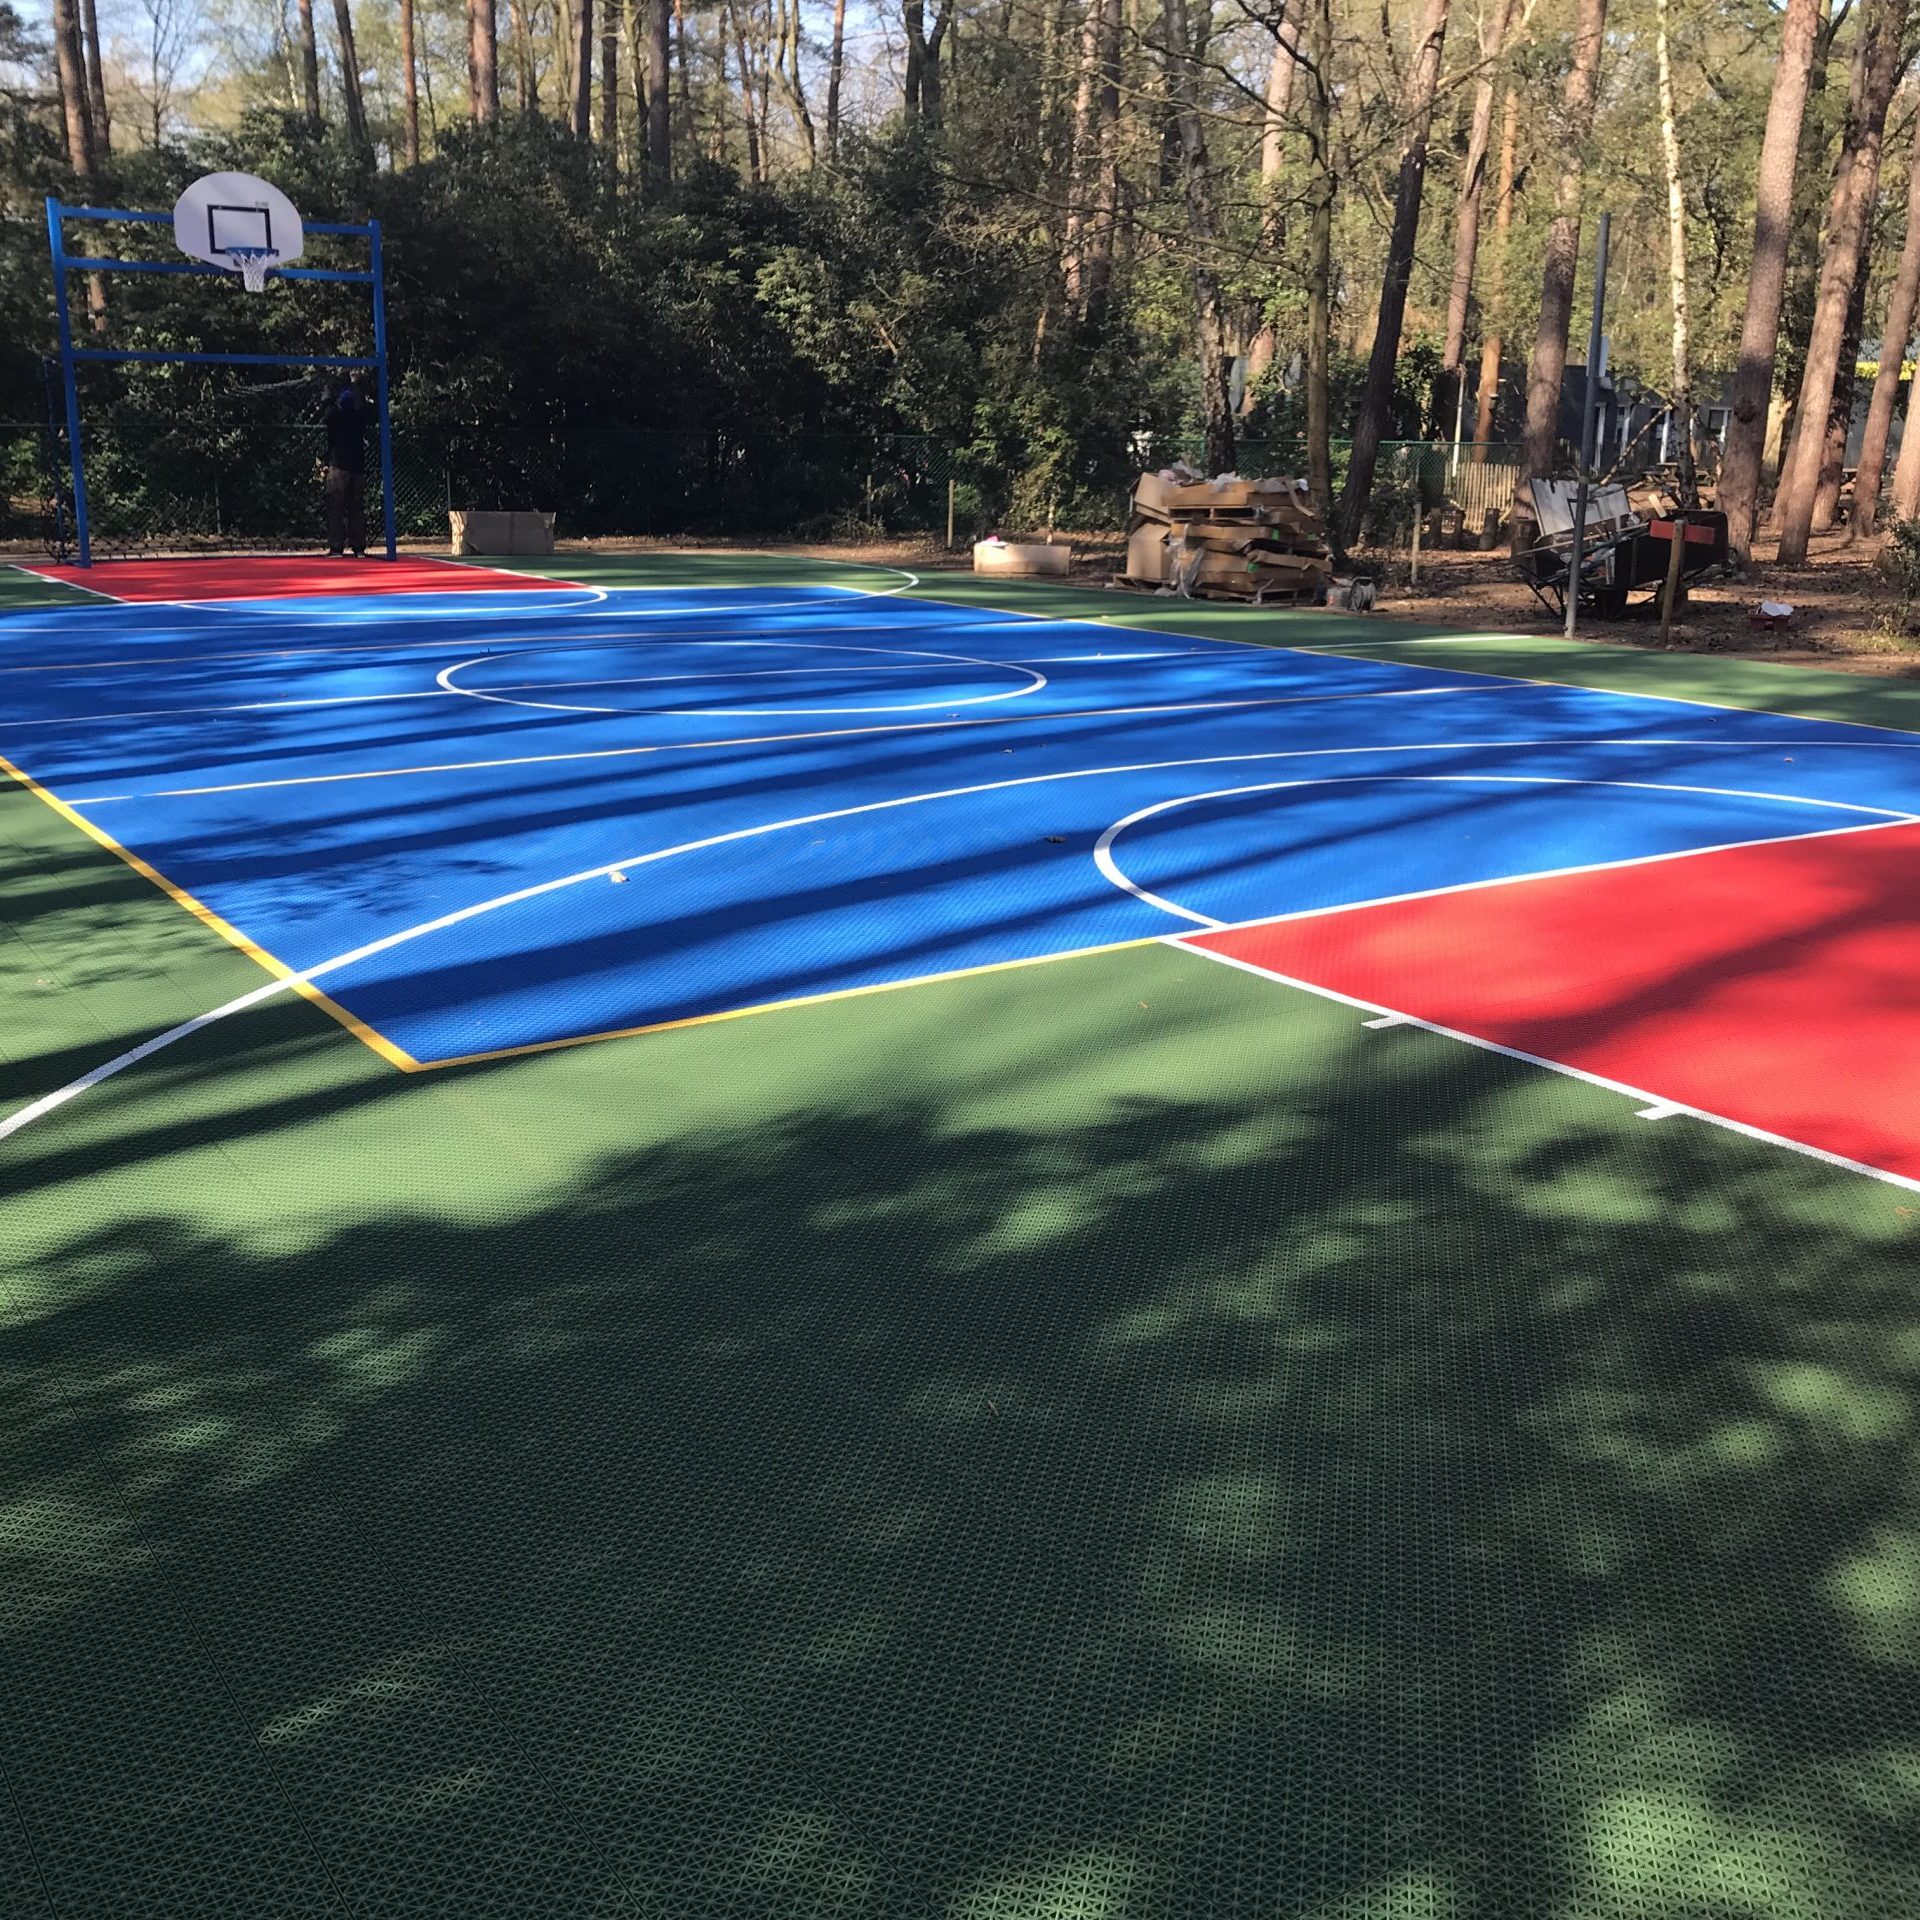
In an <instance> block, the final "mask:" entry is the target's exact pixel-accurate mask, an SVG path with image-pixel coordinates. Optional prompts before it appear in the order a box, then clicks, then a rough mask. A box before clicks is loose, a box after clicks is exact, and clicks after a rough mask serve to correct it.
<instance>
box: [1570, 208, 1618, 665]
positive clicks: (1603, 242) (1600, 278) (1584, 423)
mask: <svg viewBox="0 0 1920 1920" xmlns="http://www.w3.org/2000/svg"><path fill="white" fill-rule="evenodd" d="M1612 225H1613V216H1612V214H1610V213H1603V214H1602V215H1601V216H1600V240H1599V244H1598V245H1597V246H1596V247H1595V248H1594V255H1593V325H1592V326H1591V327H1590V328H1589V329H1588V330H1587V392H1586V398H1585V400H1584V402H1583V403H1582V405H1581V408H1580V413H1581V420H1580V472H1579V476H1578V485H1577V486H1576V487H1575V488H1574V494H1573V551H1572V552H1571V553H1570V554H1568V556H1567V625H1566V635H1567V638H1568V639H1569V640H1571V639H1572V638H1573V625H1574V616H1575V615H1576V614H1577V613H1578V612H1579V610H1580V563H1581V560H1582V557H1583V555H1582V549H1583V548H1584V547H1585V546H1586V542H1587V487H1588V484H1589V477H1590V475H1591V473H1592V471H1593V427H1594V420H1595V418H1596V416H1597V413H1598V408H1599V401H1600V340H1601V329H1602V327H1603V326H1604V325H1605V324H1606V318H1607V234H1608V230H1609V229H1610V228H1611V226H1612Z"/></svg>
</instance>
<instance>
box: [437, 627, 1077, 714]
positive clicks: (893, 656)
mask: <svg viewBox="0 0 1920 1920" xmlns="http://www.w3.org/2000/svg"><path fill="white" fill-rule="evenodd" d="M693 644H694V645H696V646H712V647H785V648H787V649H789V650H791V651H793V652H796V653H883V654H885V655H886V656H887V658H888V660H889V662H890V663H893V664H894V666H895V670H896V671H897V670H898V665H897V663H898V662H900V661H903V660H933V661H937V662H939V663H940V664H941V665H942V666H960V667H985V668H987V669H988V670H989V671H996V670H1001V669H1004V670H1005V671H1006V672H1009V673H1022V674H1025V675H1026V677H1027V684H1026V685H1025V686H1024V687H1008V688H1007V689H1005V690H1004V691H1003V692H1000V693H973V694H968V695H966V696H964V697H960V696H957V695H952V694H948V695H945V696H943V697H942V698H940V699H938V700H919V701H914V702H911V703H907V704H902V705H898V706H887V707H675V708H672V709H670V711H671V712H672V713H673V714H675V715H676V716H684V717H686V718H688V719H709V720H710V719H730V718H732V717H733V716H735V715H739V716H740V717H742V718H771V717H773V716H775V715H778V714H792V715H794V716H796V717H799V716H807V715H814V714H833V713H929V712H931V711H932V710H933V709H934V708H935V707H948V708H952V707H985V706H991V705H992V704H993V703H994V702H996V701H999V700H1018V699H1021V698H1022V697H1023V696H1025V695H1027V694H1030V693H1038V692H1040V690H1041V689H1042V688H1043V687H1045V686H1046V685H1047V676H1046V675H1045V674H1044V673H1041V672H1040V671H1039V670H1038V669H1036V668H1034V667H1012V666H1007V664H1006V663H1005V662H1004V661H997V660H975V659H972V658H970V657H969V656H968V655H966V654H963V653H933V652H929V651H927V650H925V649H923V648H918V647H850V646H845V645H840V646H835V645H833V644H831V643H830V642H828V641H825V640H706V641H695V642H694V643H693ZM551 651H554V652H561V651H564V649H562V648H554V649H551ZM492 658H493V655H491V654H487V653H479V654H475V655H474V657H473V658H472V659H471V660H456V661H455V662H454V663H453V665H452V666H450V667H442V668H441V669H440V671H439V672H438V673H436V674H435V675H434V676H433V677H434V681H435V684H436V685H438V686H440V687H441V688H443V689H444V690H445V691H446V692H448V693H459V694H464V695H465V696H466V697H467V698H468V699H469V700H486V701H491V702H492V703H494V704H495V705H497V706H502V707H531V708H535V709H537V710H538V711H541V712H544V713H602V714H604V713H649V712H655V711H659V709H655V708H648V707H588V706H582V705H580V704H579V703H577V702H573V701H566V700H510V699H508V698H507V697H506V693H505V692H504V691H502V690H495V691H493V692H489V693H482V692H481V691H479V689H477V688H475V687H462V686H456V685H455V684H454V678H453V676H454V675H455V674H456V673H463V672H464V671H465V670H466V669H467V668H468V667H477V666H478V665H479V664H480V663H481V662H482V661H483V660H490V659H492ZM796 671H800V672H805V671H806V669H804V668H802V669H796ZM821 671H823V672H829V673H830V672H832V671H834V669H832V668H830V667H829V668H823V669H821ZM840 671H841V672H848V671H851V669H848V668H841V669H840ZM876 671H877V669H876ZM688 677H692V678H698V677H699V676H697V675H695V676H688ZM712 677H713V678H714V679H716V680H724V679H726V678H727V677H728V676H727V675H725V674H715V675H713V676H712ZM749 677H750V676H749ZM586 684H588V685H592V684H594V683H593V682H587V683H586ZM607 684H614V685H617V684H618V682H611V683H607Z"/></svg>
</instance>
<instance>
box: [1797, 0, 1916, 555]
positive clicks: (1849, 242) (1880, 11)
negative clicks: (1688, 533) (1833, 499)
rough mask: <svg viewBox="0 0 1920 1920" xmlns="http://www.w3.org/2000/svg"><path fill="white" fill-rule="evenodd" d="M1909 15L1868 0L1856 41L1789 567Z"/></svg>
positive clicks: (1806, 515)
mask: <svg viewBox="0 0 1920 1920" xmlns="http://www.w3.org/2000/svg"><path fill="white" fill-rule="evenodd" d="M1906 17H1907V0H1867V6H1866V17H1865V20H1864V22H1863V24H1862V26H1861V29H1860V37H1859V39H1858V41H1857V42H1856V43H1855V45H1854V54H1853V80H1852V83H1851V85H1850V87H1849V97H1848V101H1847V123H1846V130H1845V132H1844V134H1843V135H1842V137H1841V145H1840V165H1839V167H1838V169H1837V170H1836V173H1835V177H1834V182H1833V192H1832V193H1831V195H1830V196H1829V197H1828V200H1827V225H1826V233H1827V240H1826V247H1825V249H1824V251H1823V253H1822V255H1821V260H1820V282H1819V289H1818V291H1817V293H1816V295H1815V298H1814V309H1813V332H1812V334H1811V335H1810V336H1809V338H1808V341H1807V364H1806V369H1805V371H1804V372H1803V373H1802V374H1801V377H1800V399H1799V403H1798V405H1797V407H1796V408H1795V427H1794V435H1793V444H1792V446H1791V448H1790V449H1789V451H1788V454H1787V461H1786V465H1785V468H1784V469H1783V471H1782V473H1781V476H1780V497H1779V500H1778V501H1777V503H1776V509H1777V512H1778V515H1779V520H1780V551H1779V560H1780V564H1781V565H1782V566H1789V567H1797V566H1799V565H1801V564H1802V563H1803V562H1804V561H1805V560H1806V557H1807V541H1808V538H1809V536H1810V535H1811V533H1812V531H1813V508H1814V495H1815V493H1816V492H1817V490H1818V488H1819V484H1820V464H1821V461H1822V459H1823V458H1824V456H1825V452H1826V435H1827V412H1828V408H1829V407H1830V405H1831V404H1832V401H1833V389H1834V381H1835V377H1836V375H1837V373H1838V371H1839V365H1840V352H1841V344H1842V340H1843V338H1844V336H1845V333H1846V325H1847V308H1848V306H1849V304H1850V302H1851V300H1852V296H1853V286H1854V277H1855V275H1856V274H1857V273H1858V272H1859V268H1860V250H1861V248H1862V247H1863V246H1864V245H1865V243H1866V238H1867V225H1868V221H1869V218H1870V216H1871V214H1872V211H1873V202H1874V196H1875V194H1876V193H1877V191H1878V189H1879V184H1880V149H1881V142H1882V139H1883V136H1884V134H1885V131H1886V123H1887V107H1888V104H1889V103H1890V102H1891V100H1892V98H1893V89H1894V85H1895V83H1896V82H1897V81H1898V79H1899V77H1900V64H1901V61H1900V54H1901V47H1900V42H1901V37H1902V35H1903V34H1904V32H1905V29H1906Z"/></svg>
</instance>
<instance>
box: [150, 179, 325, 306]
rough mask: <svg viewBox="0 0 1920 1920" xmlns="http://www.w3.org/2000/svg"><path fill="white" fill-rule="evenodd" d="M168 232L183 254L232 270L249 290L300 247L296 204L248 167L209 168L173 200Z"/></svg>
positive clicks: (259, 288)
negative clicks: (237, 170) (239, 170)
mask: <svg viewBox="0 0 1920 1920" xmlns="http://www.w3.org/2000/svg"><path fill="white" fill-rule="evenodd" d="M173 238H174V243H175V245H177V246H178V247H179V249H180V251H181V252H182V253H184V254H185V255H186V256H187V258H188V259H189V260H198V261H201V262H202V263H204V264H205V265H207V266H209V267H218V268H219V269H220V271H221V272H222V273H237V274H238V275H239V276H240V280H241V284H242V285H243V286H244V287H245V288H246V290H247V291H248V292H249V293H263V292H265V290H266V287H267V280H268V275H269V274H270V273H271V272H273V271H275V270H284V269H285V268H287V267H288V266H289V265H291V263H292V262H294V261H295V260H298V259H299V258H300V256H301V254H302V253H303V252H304V251H305V248H306V228H305V227H304V226H303V225H302V224H301V220H300V210H299V209H298V208H297V207H296V206H295V205H294V204H293V202H292V201H291V200H289V199H288V198H287V196H286V195H285V194H284V193H282V192H281V191H280V189H279V188H278V187H276V186H274V185H273V183H272V182H271V181H267V180H260V179H256V178H255V176H254V175H252V174H250V173H210V174H208V175H207V176H206V177H205V178H204V179H201V180H196V181H194V183H193V184H192V185H191V186H190V187H188V188H187V189H186V191H185V192H184V193H182V194H181V196H180V198H179V199H178V200H176V201H175V202H174V206H173Z"/></svg>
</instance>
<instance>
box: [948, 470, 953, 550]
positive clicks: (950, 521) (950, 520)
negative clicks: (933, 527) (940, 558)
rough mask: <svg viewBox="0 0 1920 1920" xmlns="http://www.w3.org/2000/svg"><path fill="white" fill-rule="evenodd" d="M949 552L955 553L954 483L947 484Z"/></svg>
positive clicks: (950, 481) (949, 481)
mask: <svg viewBox="0 0 1920 1920" xmlns="http://www.w3.org/2000/svg"><path fill="white" fill-rule="evenodd" d="M947 551H948V552H949V553H951V552H952V551H953V482H952V480H951V479H949V480H948V482H947Z"/></svg>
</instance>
